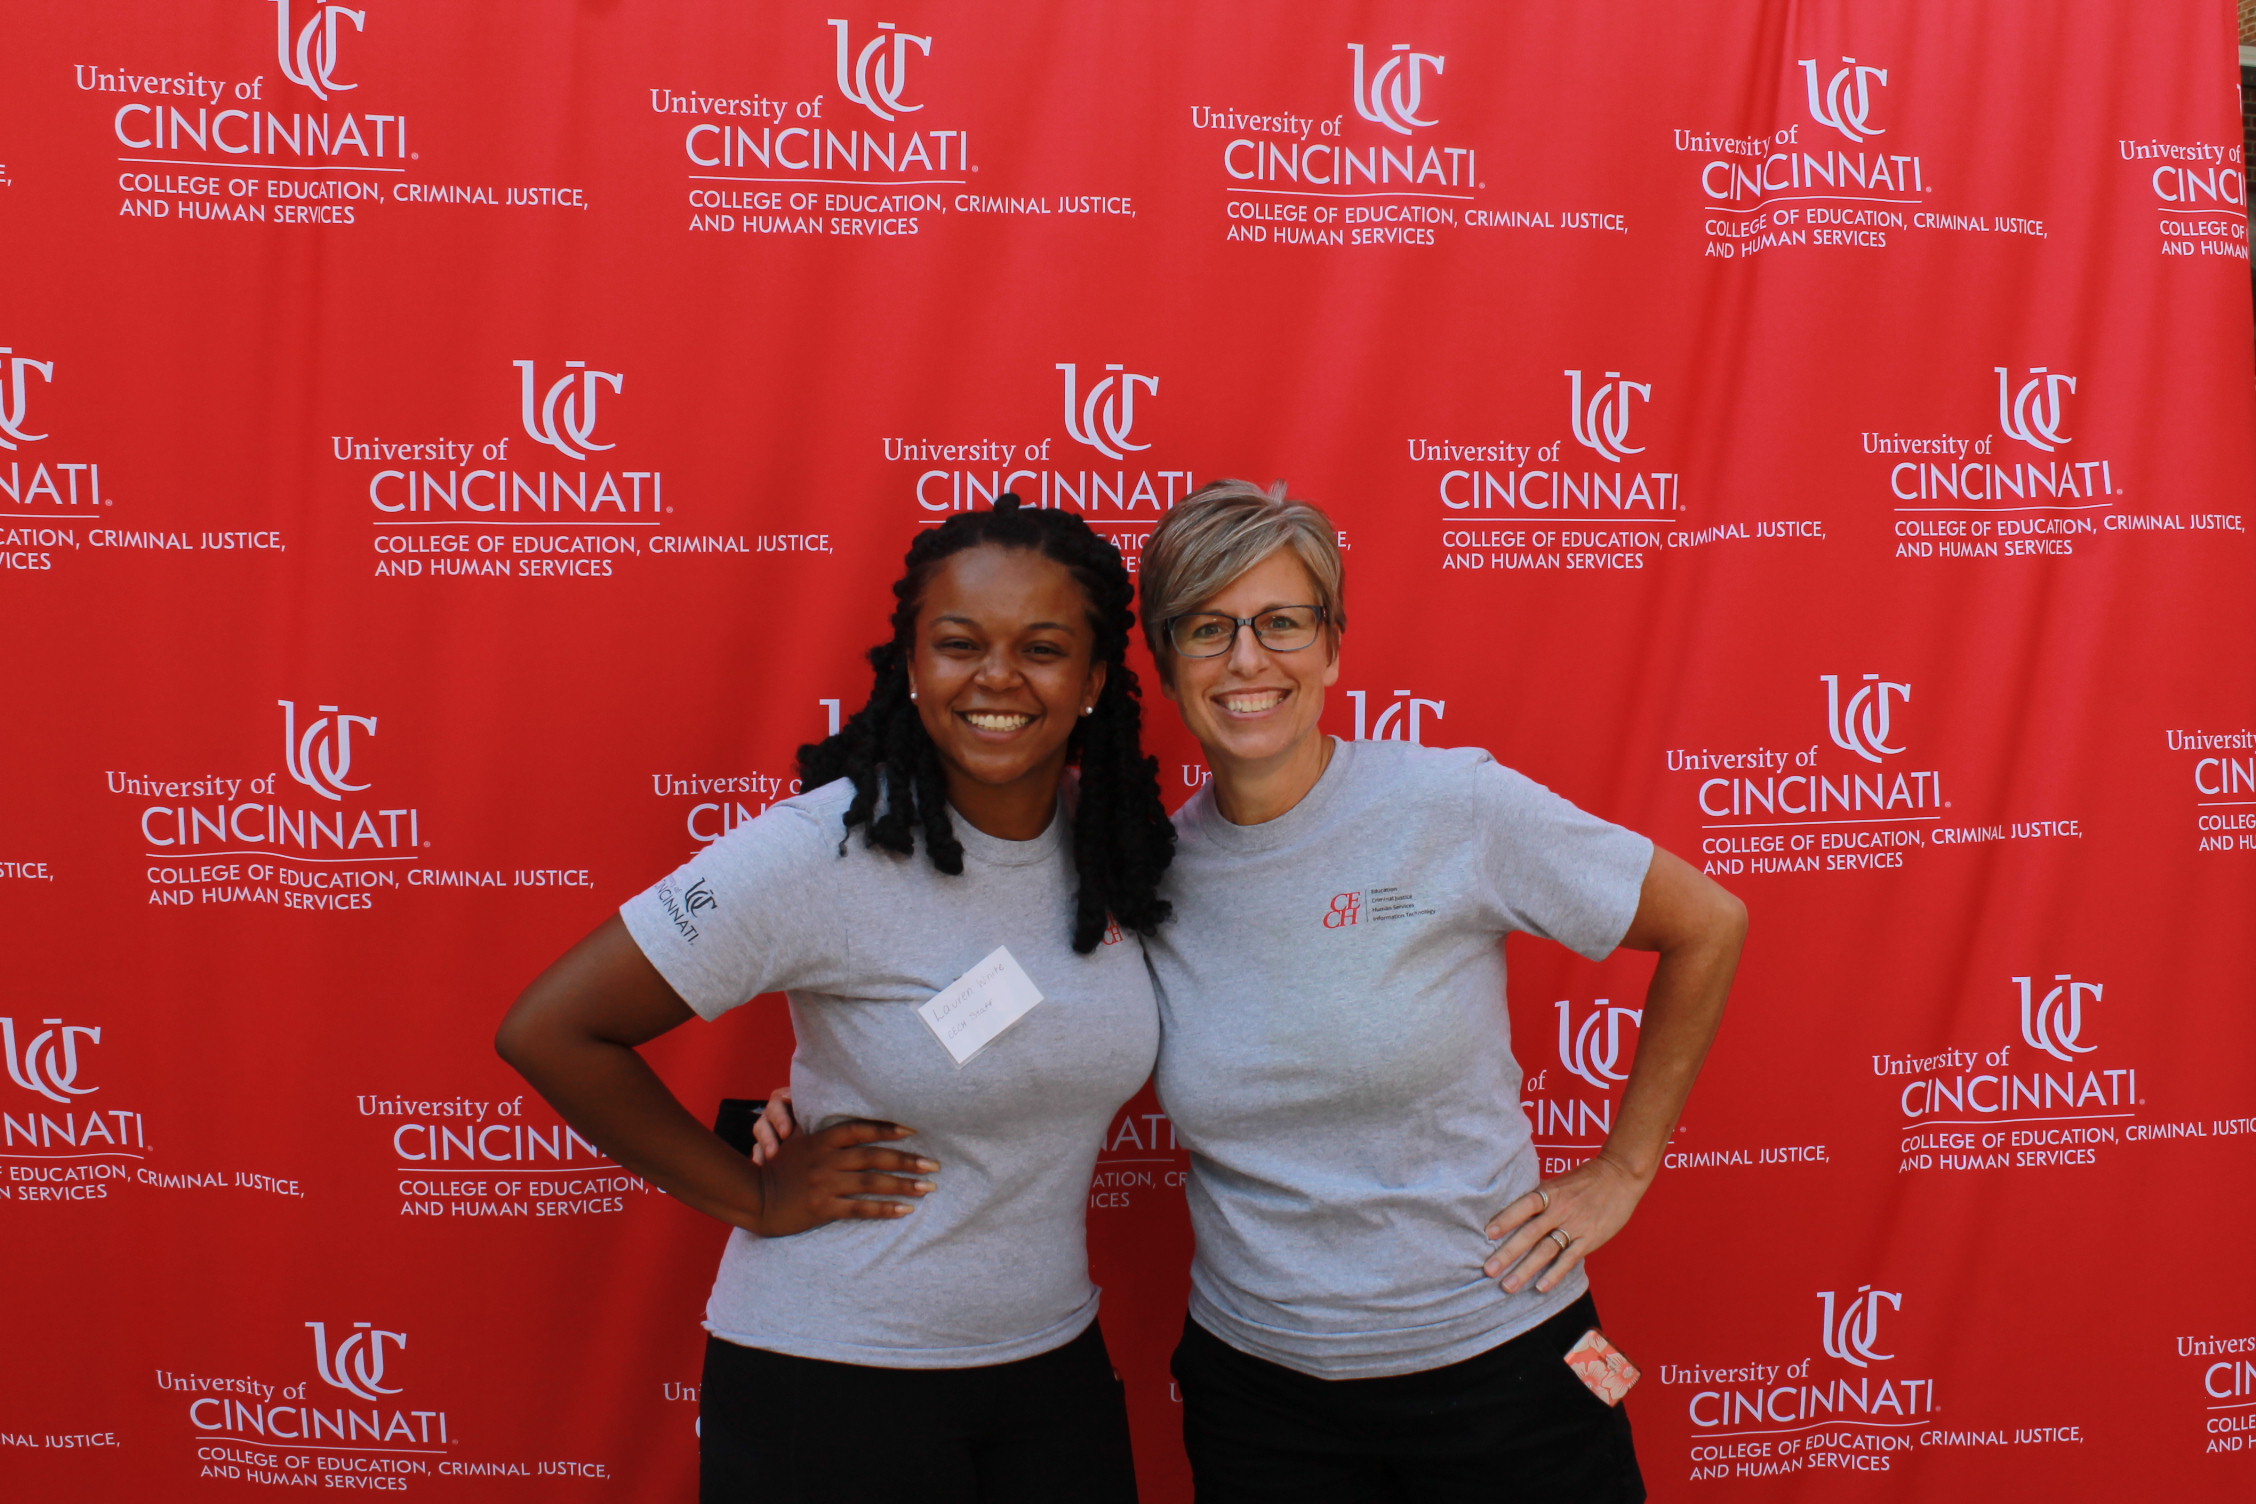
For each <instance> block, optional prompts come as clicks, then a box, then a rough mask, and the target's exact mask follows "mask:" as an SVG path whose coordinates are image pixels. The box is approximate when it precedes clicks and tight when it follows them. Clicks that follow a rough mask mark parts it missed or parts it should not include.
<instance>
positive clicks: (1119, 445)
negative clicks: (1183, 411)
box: [1058, 361, 1159, 460]
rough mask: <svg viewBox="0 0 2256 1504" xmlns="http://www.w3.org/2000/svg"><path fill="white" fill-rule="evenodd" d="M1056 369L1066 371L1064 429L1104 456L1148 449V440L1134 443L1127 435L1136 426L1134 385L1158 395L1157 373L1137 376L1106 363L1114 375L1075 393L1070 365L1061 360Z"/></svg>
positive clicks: (1120, 367)
mask: <svg viewBox="0 0 2256 1504" xmlns="http://www.w3.org/2000/svg"><path fill="white" fill-rule="evenodd" d="M1058 369H1059V370H1061V371H1063V372H1065V431H1066V432H1067V433H1070V434H1072V435H1073V437H1074V438H1075V439H1076V440H1078V441H1080V442H1081V443H1083V444H1086V445H1088V446H1089V447H1090V448H1091V449H1094V450H1095V451H1097V453H1099V454H1101V455H1103V456H1104V457H1105V458H1107V459H1114V460H1120V459H1126V458H1127V457H1128V452H1129V451H1131V450H1136V449H1149V448H1151V445H1149V444H1137V443H1133V442H1131V441H1130V440H1129V438H1128V435H1129V432H1130V431H1131V430H1133V429H1134V428H1135V426H1136V388H1138V387H1142V388H1143V389H1144V390H1145V391H1146V392H1148V393H1150V394H1151V395H1152V396H1154V397H1156V396H1158V395H1159V378H1158V377H1157V376H1138V375H1136V374H1134V373H1133V372H1131V371H1129V370H1128V369H1127V368H1126V367H1125V366H1106V367H1105V369H1106V370H1107V371H1117V372H1119V373H1120V374H1119V375H1117V376H1107V377H1105V379H1104V380H1102V381H1100V382H1098V383H1097V384H1096V385H1095V386H1093V387H1090V388H1089V395H1088V396H1086V397H1078V396H1076V394H1075V391H1074V382H1075V375H1074V370H1073V367H1072V366H1071V365H1069V364H1066V363H1064V362H1062V361H1061V362H1060V363H1059V365H1058Z"/></svg>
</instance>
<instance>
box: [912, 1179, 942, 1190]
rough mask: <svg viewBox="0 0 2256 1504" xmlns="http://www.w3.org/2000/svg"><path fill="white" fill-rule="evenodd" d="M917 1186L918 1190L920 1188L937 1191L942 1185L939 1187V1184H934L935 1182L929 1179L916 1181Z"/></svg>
mask: <svg viewBox="0 0 2256 1504" xmlns="http://www.w3.org/2000/svg"><path fill="white" fill-rule="evenodd" d="M916 1188H917V1189H918V1190H920V1191H937V1190H939V1189H940V1187H938V1186H936V1185H934V1184H933V1183H932V1182H931V1181H929V1180H920V1181H918V1182H917V1183H916Z"/></svg>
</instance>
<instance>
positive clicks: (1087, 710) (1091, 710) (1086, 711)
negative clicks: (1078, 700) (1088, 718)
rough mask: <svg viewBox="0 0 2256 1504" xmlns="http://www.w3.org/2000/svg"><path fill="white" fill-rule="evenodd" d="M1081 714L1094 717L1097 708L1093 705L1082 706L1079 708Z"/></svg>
mask: <svg viewBox="0 0 2256 1504" xmlns="http://www.w3.org/2000/svg"><path fill="white" fill-rule="evenodd" d="M1081 713H1082V714H1083V715H1095V714H1096V713H1097V707H1096V706H1094V705H1084V706H1082V707H1081Z"/></svg>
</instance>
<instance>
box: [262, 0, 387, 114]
mask: <svg viewBox="0 0 2256 1504" xmlns="http://www.w3.org/2000/svg"><path fill="white" fill-rule="evenodd" d="M340 16H341V17H343V18H344V19H345V20H348V21H350V22H352V24H353V30H355V31H364V30H366V29H367V28H366V27H364V26H363V25H362V24H361V23H362V22H364V21H366V20H367V19H368V15H367V12H365V11H357V10H347V9H345V8H344V7H343V6H342V5H317V6H315V7H314V8H313V19H312V20H310V21H308V22H306V23H305V25H304V26H302V27H300V28H299V29H298V32H297V34H296V36H295V37H294V38H293V37H292V35H291V32H290V0H274V28H275V33H276V36H275V43H274V50H275V53H276V55H277V56H278V57H279V58H280V60H281V63H282V76H283V77H284V78H286V79H288V80H289V81H290V82H292V83H294V84H302V85H304V86H305V87H306V88H308V89H311V90H312V91H313V97H314V98H316V99H327V98H328V97H329V96H330V95H331V94H332V93H336V92H341V91H343V90H345V89H357V88H359V87H360V85H358V84H341V83H338V82H337V80H336V79H334V78H332V77H330V70H331V69H333V68H335V67H336V66H337V20H338V18H339V17H340Z"/></svg>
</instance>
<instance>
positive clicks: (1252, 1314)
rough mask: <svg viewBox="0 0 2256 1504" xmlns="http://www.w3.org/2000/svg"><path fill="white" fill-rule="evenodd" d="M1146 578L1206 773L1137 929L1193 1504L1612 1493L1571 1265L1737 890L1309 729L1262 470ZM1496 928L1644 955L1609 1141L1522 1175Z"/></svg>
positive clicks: (1705, 1024) (1728, 941)
mask: <svg viewBox="0 0 2256 1504" xmlns="http://www.w3.org/2000/svg"><path fill="white" fill-rule="evenodd" d="M1142 592H1143V600H1142V604H1143V607H1144V630H1145V633H1146V634H1147V636H1148V637H1149V639H1150V642H1151V647H1152V652H1153V653H1154V655H1155V656H1156V658H1157V660H1158V664H1159V671H1160V677H1161V683H1162V687H1163V688H1164V689H1165V691H1166V694H1167V697H1168V698H1169V699H1170V700H1172V701H1174V702H1175V704H1176V706H1177V708H1178V709H1179V710H1181V712H1182V715H1183V720H1184V723H1185V725H1187V726H1188V727H1189V729H1190V731H1191V733H1192V735H1194V736H1196V737H1197V738H1198V741H1199V745H1200V746H1201V748H1203V749H1204V751H1205V754H1206V760H1207V765H1208V767H1209V768H1210V769H1211V770H1212V773H1213V777H1212V779H1211V780H1210V781H1209V782H1208V783H1207V784H1206V785H1205V786H1204V787H1203V788H1202V789H1200V791H1199V792H1198V793H1197V794H1195V795H1193V796H1192V798H1191V799H1190V801H1189V802H1188V803H1187V804H1185V805H1184V807H1183V808H1182V809H1181V810H1180V811H1179V812H1178V813H1177V814H1176V817H1175V825H1176V831H1177V837H1178V839H1177V846H1176V856H1175V861H1174V864H1173V866H1172V867H1171V868H1170V869H1169V873H1168V879H1167V882H1166V884H1165V886H1164V887H1163V889H1162V891H1163V892H1164V893H1165V895H1166V896H1167V897H1168V898H1169V899H1170V901H1171V902H1172V904H1173V906H1174V918H1173V920H1172V921H1171V922H1170V923H1169V924H1168V925H1167V926H1166V928H1165V929H1164V930H1162V931H1161V932H1159V933H1158V934H1157V935H1155V936H1154V937H1153V938H1152V939H1151V940H1150V941H1149V942H1147V945H1146V954H1147V955H1148V956H1149V957H1150V959H1151V965H1152V972H1153V977H1154V980H1155V981H1156V982H1157V984H1158V987H1159V1001H1160V1020H1161V1038H1160V1054H1159V1065H1158V1070H1157V1084H1158V1089H1159V1096H1160V1101H1161V1104H1162V1105H1163V1106H1164V1107H1165V1108H1166V1109H1167V1111H1168V1114H1169V1116H1170V1117H1171V1118H1172V1119H1173V1122H1174V1127H1175V1133H1176V1135H1177V1137H1178V1139H1179V1140H1181V1141H1182V1142H1183V1143H1184V1144H1185V1145H1186V1146H1187V1147H1188V1148H1189V1150H1190V1154H1191V1176H1190V1188H1189V1196H1190V1206H1191V1221H1192V1226H1193V1229H1194V1231H1195V1233H1196V1237H1197V1252H1196V1255H1195V1258H1194V1261H1193V1264H1192V1273H1191V1308H1190V1316H1189V1320H1188V1321H1187V1322H1186V1324H1185V1327H1184V1335H1183V1340H1182V1344H1181V1346H1180V1347H1178V1348H1177V1350H1176V1354H1175V1374H1176V1377H1177V1379H1178V1380H1179V1382H1180V1385H1181V1389H1182V1395H1183V1405H1184V1410H1183V1433H1184V1442H1185V1445H1186V1447H1187V1448H1188V1449H1189V1452H1190V1458H1191V1466H1192V1471H1193V1474H1194V1476H1195V1478H1196V1481H1197V1487H1198V1497H1199V1500H1200V1504H1237V1501H1247V1500H1276V1501H1285V1500H1291V1501H1294V1504H1310V1501H1331V1500H1340V1501H1346V1500H1357V1501H1362V1500H1401V1501H1404V1504H1410V1501H1416V1504H1439V1501H1450V1500H1459V1499H1462V1500H1473V1499H1480V1500H1493V1499H1497V1498H1500V1497H1505V1496H1507V1494H1508V1495H1509V1496H1510V1497H1513V1498H1529V1499H1535V1498H1541V1499H1544V1500H1546V1501H1549V1504H1567V1501H1574V1500H1592V1501H1607V1504H1612V1501H1617V1500H1633V1499H1641V1498H1643V1497H1644V1485H1643V1482H1642V1479H1641V1477H1640V1475H1639V1473H1638V1468H1637V1460H1636V1454H1635V1452H1634V1450H1633V1449H1632V1447H1631V1443H1630V1436H1629V1425H1628V1419H1627V1417H1626V1416H1625V1415H1623V1414H1622V1412H1621V1411H1620V1410H1619V1409H1618V1408H1615V1407H1614V1406H1613V1405H1612V1403H1611V1402H1612V1400H1618V1398H1619V1394H1618V1393H1614V1392H1612V1388H1611V1386H1609V1385H1607V1384H1605V1383H1604V1382H1602V1381H1601V1382H1599V1383H1596V1384H1592V1385H1588V1386H1587V1387H1586V1381H1585V1380H1583V1379H1581V1378H1579V1377H1578V1375H1579V1374H1581V1373H1583V1372H1585V1371H1586V1369H1585V1367H1584V1365H1583V1363H1581V1362H1578V1363H1577V1364H1575V1365H1570V1363H1569V1362H1568V1361H1567V1360H1568V1358H1569V1357H1570V1355H1573V1356H1577V1357H1578V1358H1579V1357H1580V1355H1581V1354H1582V1353H1583V1352H1586V1351H1597V1352H1599V1353H1600V1355H1601V1360H1602V1355H1603V1349H1602V1348H1600V1347H1595V1346H1594V1344H1599V1343H1602V1342H1603V1338H1602V1336H1601V1337H1590V1338H1586V1335H1585V1334H1589V1333H1595V1331H1596V1328H1597V1322H1598V1319H1597V1313H1596V1309H1595V1307H1594V1306H1593V1305H1592V1303H1591V1300H1590V1296H1589V1294H1588V1291H1587V1282H1586V1280H1585V1278H1584V1275H1583V1272H1582V1269H1581V1267H1580V1266H1581V1263H1582V1260H1583V1258H1584V1256H1585V1255H1587V1254H1589V1253H1590V1252H1592V1251H1594V1250H1595V1249H1597V1248H1599V1247H1601V1246H1602V1245H1603V1244H1605V1242H1606V1241H1607V1240H1608V1239H1610V1238H1612V1237H1613V1236H1614V1235H1615V1233H1617V1232H1619V1231H1620V1230H1621V1227H1622V1225H1623V1224H1624V1223H1625V1222H1626V1221H1628V1219H1629V1216H1630V1213H1631V1212H1632V1211H1633V1210H1635V1208H1636V1206H1637V1202H1638V1200H1639V1199H1640V1198H1641V1197H1642V1196H1643V1195H1644V1193H1645V1190H1646V1188H1647V1187H1648V1186H1649V1185H1651V1183H1652V1180H1653V1177H1654V1175H1655V1173H1656V1172H1657V1171H1658V1170H1659V1169H1660V1165H1661V1157H1662V1153H1663V1151H1664V1149H1665V1148H1666V1146H1667V1143H1668V1137H1669V1134H1670V1132H1671V1130H1672V1129H1673V1128H1674V1127H1675V1125H1676V1121H1677V1118H1678V1117H1679V1116H1680V1115H1681V1113H1682V1112H1683V1109H1684V1103H1685V1099H1686V1097H1687V1096H1688V1094H1689V1093H1690V1091H1691V1088H1692V1083H1693V1079H1694V1077H1695V1076H1696V1075H1697V1074H1698V1071H1699V1068H1700V1063H1701V1060H1702V1058H1703V1057H1704V1056H1705V1054H1706V1052H1707V1048H1708V1044H1709V1042H1710V1040H1711V1039H1712V1038H1713V1037H1714V1034H1715V1030H1716V1027H1717V1024H1718V1023H1719V1022H1720V1020H1721V1017H1722V1012H1723V1004H1724V998H1725V995H1726V993H1727V992H1728V991H1729V989H1730V984H1731V976H1732V971H1733V969H1734V967H1735V966H1736V964H1737V960H1738V955H1739V947H1740V942H1741V939H1742V937H1743V935H1744V933H1745V926H1746V911H1745V910H1744V909H1743V908H1742V907H1741V906H1740V904H1739V902H1738V900H1736V899H1734V898H1733V897H1732V896H1731V895H1730V894H1728V893H1726V892H1724V891H1723V889H1721V888H1719V887H1717V886H1716V885H1715V884H1714V883H1712V882H1710V881H1709V880H1708V879H1707V878H1705V877H1703V876H1701V875H1700V874H1699V873H1698V872H1696V871H1695V870H1693V869H1692V868H1691V867H1690V866H1688V865H1686V864H1685V863H1684V862H1682V861H1680V860H1678V859H1677V858H1676V857H1673V856H1671V855H1669V853H1667V852H1665V851H1661V850H1658V849H1657V848H1655V847H1654V846H1653V844H1652V842H1650V841H1648V840H1646V839H1645V838H1644V837H1643V836H1640V835H1636V834H1634V833H1632V832H1630V831H1627V830H1624V829H1622V828H1621V827H1619V826H1617V825H1611V824H1608V823H1607V822H1606V821H1604V820H1601V819H1598V818H1597V817H1596V816H1593V815H1589V814H1585V813H1584V812H1583V811H1581V810H1579V809H1577V808H1575V806H1573V805H1572V804H1570V803H1568V802H1567V801H1566V800H1565V799H1562V798H1560V797H1559V796H1558V795H1556V794H1554V793H1552V792H1550V791H1549V790H1548V789H1545V788H1543V787H1541V786H1540V785H1538V784H1535V783H1533V782H1531V781H1530V780H1528V779H1526V778H1524V777H1522V776H1521V775H1519V774H1518V773H1515V772H1512V771H1511V770H1510V769H1508V768H1505V767H1503V766H1501V765H1499V764H1498V763H1497V762H1496V761H1495V760H1494V759H1493V758H1491V757H1490V756H1489V754H1488V753H1486V752H1485V751H1481V750H1479V749H1477V748H1457V749H1441V748H1428V747H1421V746H1416V745H1412V744H1408V743H1401V742H1343V741H1340V740H1338V739H1337V738H1335V737H1330V736H1326V735H1324V734H1323V733H1322V732H1321V731H1319V730H1318V726H1317V723H1318V720H1319V718H1320V716H1321V715H1322V713H1323V708H1324V692H1325V691H1326V690H1327V689H1328V688H1330V686H1331V685H1332V684H1334V683H1335V682H1336V681H1337V680H1338V678H1339V672H1340V653H1341V645H1342V640H1343V635H1344V633H1345V630H1346V627H1347V609H1346V598H1345V578H1344V569H1343V567H1342V563H1341V559H1340V553H1339V548H1338V542H1337V534H1336V533H1335V532H1334V530H1333V527H1332V524H1331V522H1330V520H1329V519H1328V518H1326V517H1325V516H1324V514H1323V513H1322V512H1320V511H1318V510H1317V509H1316V508H1314V507H1312V506H1310V505H1308V504H1307V503H1306V502H1302V501H1298V500H1294V499H1292V498H1291V497H1290V496H1289V494H1288V493H1287V491H1286V489H1285V487H1284V485H1283V484H1282V483H1281V482H1280V483H1279V484H1278V485H1276V486H1275V487H1272V488H1271V489H1269V490H1266V491H1264V490H1262V489H1261V488H1259V487H1256V486H1253V485H1249V484H1247V483H1245V482H1243V481H1222V482H1218V483H1216V484H1214V485H1210V486H1208V487H1206V488H1205V489H1203V490H1201V491H1199V492H1197V493H1196V494H1194V495H1192V496H1191V497H1189V498H1188V499H1187V500H1186V501H1185V502H1184V503H1183V504H1182V505H1181V506H1178V507H1177V508H1176V509H1175V510H1174V511H1173V512H1171V513H1169V514H1168V516H1167V518H1166V519H1165V520H1164V521H1163V522H1162V523H1161V524H1160V526H1159V528H1158V529H1157V530H1156V531H1155V532H1154V534H1153V535H1152V539H1151V542H1150V543H1149V545H1148V546H1147V547H1146V549H1145V552H1144V557H1143V581H1142ZM1515 930H1521V931H1526V932H1528V933H1531V934H1535V935H1539V936H1542V937H1545V938H1548V939H1552V940H1556V941H1558V942H1559V943H1561V944H1563V945H1566V946H1567V947H1569V948H1570V949H1572V950H1575V951H1577V952H1579V953H1580V954H1582V955H1584V956H1587V957H1589V958H1590V959H1592V960H1597V959H1600V958H1602V957H1604V956H1605V955H1607V954H1608V953H1609V952H1611V951H1612V950H1614V948H1615V947H1616V946H1624V945H1626V946H1629V947H1631V948H1633V949H1639V950H1653V951H1658V952H1660V962H1659V965H1658V966H1657V968H1656V969H1655V971H1654V973H1653V981H1652V985H1651V990H1650V992H1649V994H1648V996H1647V998H1646V1001H1645V1015H1644V1025H1643V1028H1642V1031H1641V1034H1642V1042H1641V1044H1640V1047H1639V1050H1638V1054H1637V1059H1636V1063H1635V1065H1634V1067H1633V1069H1632V1071H1631V1074H1630V1078H1629V1082H1628V1085H1627V1087H1626V1088H1625V1090H1624V1092H1623V1096H1622V1102H1621V1106H1620V1110H1619V1113H1618V1115H1617V1117H1616V1120H1615V1125H1614V1131H1613V1134H1612V1136H1611V1137H1610V1138H1609V1139H1608V1140H1607V1142H1606V1145H1605V1147H1604V1148H1603V1149H1601V1150H1600V1151H1599V1153H1598V1156H1597V1157H1596V1158H1595V1159H1593V1160H1591V1161H1590V1162H1588V1163H1587V1164H1584V1165H1582V1166H1579V1167H1578V1168H1576V1169H1573V1170H1570V1171H1568V1172H1567V1173H1566V1174H1564V1175H1561V1176H1559V1177H1557V1178H1555V1179H1553V1180H1549V1181H1544V1182H1541V1183H1540V1184H1539V1183H1538V1175H1537V1160H1536V1155H1535V1151H1534V1147H1533V1144H1532V1142H1531V1135H1530V1132H1529V1128H1528V1122H1527V1119H1526V1117H1525V1116H1524V1115H1523V1114H1522V1112H1521V1109H1520V1105H1519V1102H1520V1071H1519V1067H1518V1065H1517V1063H1516V1062H1515V1061H1514V1060H1513V1057H1512V1051H1511V1039H1510V1023H1509V1017H1508V1015H1507V1013H1506V1011H1505V990H1504V989H1505V976H1504V952H1503V946H1502V941H1503V939H1504V937H1505V936H1506V935H1507V934H1510V933H1511V932H1513V931H1515ZM1586 1361H1587V1360H1585V1362H1586ZM1616 1372H1617V1373H1618V1372H1619V1371H1618V1370H1617V1371H1616ZM1600 1390H1607V1391H1608V1393H1607V1394H1601V1393H1600V1392H1599V1391H1600ZM1609 1395H1610V1398H1609Z"/></svg>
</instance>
